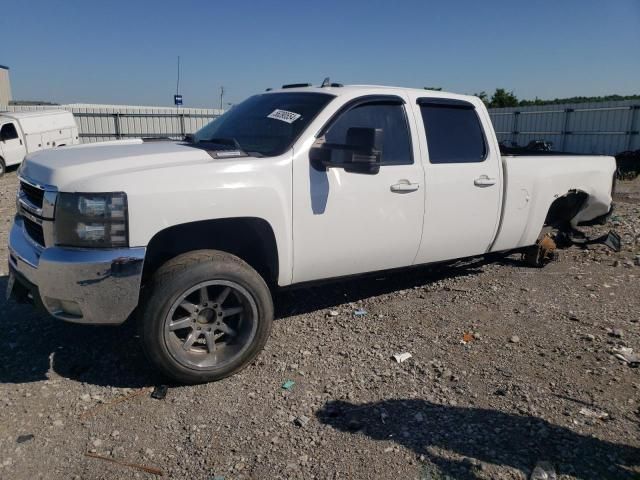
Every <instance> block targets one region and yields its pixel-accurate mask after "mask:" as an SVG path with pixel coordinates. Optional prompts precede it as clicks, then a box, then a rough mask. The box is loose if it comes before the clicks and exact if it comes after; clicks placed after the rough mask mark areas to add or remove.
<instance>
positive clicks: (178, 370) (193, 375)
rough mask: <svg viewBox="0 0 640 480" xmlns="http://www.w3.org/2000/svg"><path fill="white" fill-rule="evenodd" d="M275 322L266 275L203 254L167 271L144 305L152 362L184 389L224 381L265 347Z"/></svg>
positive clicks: (228, 258)
mask: <svg viewBox="0 0 640 480" xmlns="http://www.w3.org/2000/svg"><path fill="white" fill-rule="evenodd" d="M272 319H273V304H272V300H271V294H270V292H269V288H268V287H267V285H266V283H265V282H264V280H263V279H262V277H261V276H260V275H259V274H258V273H257V272H256V271H255V270H254V269H253V268H251V267H250V266H249V265H248V264H246V263H245V262H244V261H242V260H240V259H239V258H238V257H235V256H233V255H230V254H228V253H224V252H218V251H213V250H200V251H195V252H190V253H187V254H184V255H180V256H178V257H176V258H175V259H173V260H170V261H169V262H167V263H166V264H165V265H163V266H162V267H161V268H160V269H159V270H158V272H157V273H156V274H155V275H154V278H153V280H152V282H151V285H150V287H149V292H148V294H147V295H146V299H145V301H144V303H143V313H142V319H141V329H142V332H141V338H142V342H143V346H144V350H145V352H146V353H147V356H148V357H149V359H150V361H151V362H152V363H153V364H154V365H155V366H156V367H157V368H158V369H159V370H160V371H162V372H163V373H164V374H165V375H166V376H168V377H169V378H171V379H172V380H175V381H177V382H180V383H201V382H209V381H214V380H220V379H222V378H224V377H227V376H229V375H232V374H234V373H236V372H238V371H240V370H241V369H242V368H244V367H245V366H246V365H247V364H249V363H250V362H251V361H252V360H253V359H254V358H255V357H256V356H257V355H258V353H259V352H260V351H261V350H262V348H263V347H264V345H265V343H266V341H267V338H268V336H269V332H270V330H271V323H272Z"/></svg>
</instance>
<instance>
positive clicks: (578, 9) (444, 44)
mask: <svg viewBox="0 0 640 480" xmlns="http://www.w3.org/2000/svg"><path fill="white" fill-rule="evenodd" d="M2 3H3V7H2V15H1V16H0V32H2V41H1V42H2V47H1V48H0V64H5V65H8V66H9V67H10V68H11V81H12V86H13V94H14V98H15V99H25V100H26V99H41V100H49V101H57V102H60V103H72V102H91V103H118V104H138V105H139V104H148V105H168V104H171V102H172V95H173V94H174V93H175V87H176V85H175V84H176V59H177V56H178V55H180V56H181V57H182V63H183V69H182V82H181V90H182V93H183V95H184V99H185V105H186V106H203V107H210V106H217V105H218V102H219V97H218V91H219V87H220V85H224V87H225V90H226V92H227V96H226V98H225V103H226V102H234V103H235V102H238V101H240V100H242V99H244V98H245V97H247V96H248V95H250V94H252V93H255V92H258V91H262V90H264V89H265V88H266V87H277V86H280V85H281V84H283V83H291V82H312V83H314V84H316V83H319V82H321V81H322V79H323V77H325V76H327V75H329V76H331V79H332V80H334V81H339V82H343V83H375V84H390V85H402V86H412V87H423V86H440V87H443V88H444V89H445V90H449V91H455V92H461V93H473V92H478V91H481V90H486V91H488V92H489V91H493V90H494V89H495V88H496V87H504V88H507V89H509V90H514V92H515V93H516V95H517V96H518V97H520V98H534V97H536V96H538V97H540V98H555V97H565V96H573V95H589V96H590V95H603V94H613V93H618V94H638V93H640V0H562V1H560V0H521V1H518V0H485V1H479V0H440V1H427V0H424V1H403V0H395V1H389V0H383V1H377V0H364V1H349V0H342V1H336V0H307V1H304V0H303V1H300V0H298V1H296V2H294V1H284V0H282V1H268V0H264V1H263V0H253V1H245V0H233V1H226V0H219V1H204V0H203V1H188V0H176V1H171V2H170V1H164V0H155V1H136V0H128V1H120V0H110V1H90V0H85V1H76V0H65V1H52V0H46V1H35V0H34V1H32V0H23V1H4V0H3V2H2Z"/></svg>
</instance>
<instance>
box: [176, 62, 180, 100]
mask: <svg viewBox="0 0 640 480" xmlns="http://www.w3.org/2000/svg"><path fill="white" fill-rule="evenodd" d="M179 94H180V55H178V81H177V83H176V95H179Z"/></svg>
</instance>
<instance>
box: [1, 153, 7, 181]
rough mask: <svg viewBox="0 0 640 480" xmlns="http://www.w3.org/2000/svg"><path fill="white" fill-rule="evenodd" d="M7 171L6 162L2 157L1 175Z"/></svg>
mask: <svg viewBox="0 0 640 480" xmlns="http://www.w3.org/2000/svg"><path fill="white" fill-rule="evenodd" d="M6 171H7V166H6V165H5V164H4V159H3V158H2V157H0V177H1V176H3V175H4V172H6Z"/></svg>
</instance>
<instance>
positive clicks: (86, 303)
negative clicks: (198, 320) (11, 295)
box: [9, 217, 146, 325]
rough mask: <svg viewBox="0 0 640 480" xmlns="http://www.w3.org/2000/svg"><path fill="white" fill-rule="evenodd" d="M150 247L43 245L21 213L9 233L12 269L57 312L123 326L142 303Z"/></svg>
mask: <svg viewBox="0 0 640 480" xmlns="http://www.w3.org/2000/svg"><path fill="white" fill-rule="evenodd" d="M145 250H146V249H145V248H143V247H139V248H126V249H118V250H99V249H95V250H88V249H74V248H61V247H49V248H43V247H41V246H40V245H38V244H37V243H35V242H33V241H32V240H31V238H29V236H28V235H27V234H26V233H25V230H24V226H23V221H22V219H21V218H20V217H16V219H15V221H14V223H13V227H12V228H11V233H10V235H9V269H10V270H11V272H12V273H14V274H15V276H16V280H17V281H18V282H22V283H27V287H28V288H29V289H30V291H31V293H32V295H38V296H39V299H40V301H41V302H42V305H43V306H44V308H45V309H46V310H47V311H48V312H49V313H50V314H51V315H53V316H54V317H56V318H59V319H61V320H66V321H69V322H76V323H86V324H110V325H117V324H120V323H122V322H124V321H125V320H126V319H127V317H129V315H130V314H131V312H133V310H134V308H135V307H136V306H137V305H138V298H139V294H140V284H141V280H142V267H143V263H144V255H145ZM24 280H26V282H24ZM28 284H31V285H28ZM33 287H35V289H36V290H37V291H35V292H34V289H33ZM36 300H37V299H36Z"/></svg>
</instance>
